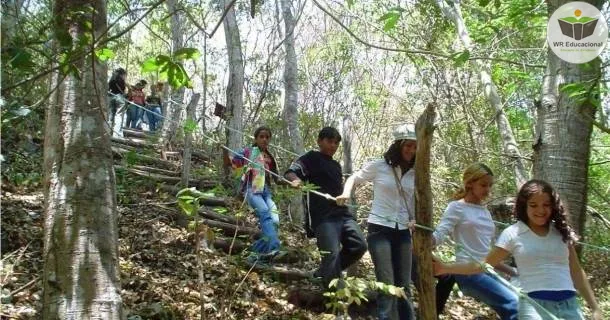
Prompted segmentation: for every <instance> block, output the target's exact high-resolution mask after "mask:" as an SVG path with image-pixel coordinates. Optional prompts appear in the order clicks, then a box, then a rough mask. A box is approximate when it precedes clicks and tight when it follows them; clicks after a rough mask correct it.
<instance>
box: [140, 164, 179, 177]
mask: <svg viewBox="0 0 610 320" xmlns="http://www.w3.org/2000/svg"><path fill="white" fill-rule="evenodd" d="M131 168H133V169H136V170H141V171H146V172H150V173H157V174H161V175H164V176H170V177H174V176H180V172H178V171H172V170H165V169H159V168H156V167H149V166H140V165H133V166H131Z"/></svg>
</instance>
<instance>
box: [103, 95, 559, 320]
mask: <svg viewBox="0 0 610 320" xmlns="http://www.w3.org/2000/svg"><path fill="white" fill-rule="evenodd" d="M110 94H111V95H114V94H112V93H110ZM115 96H116V95H115ZM127 103H130V104H132V105H135V106H136V107H138V108H142V109H144V110H147V109H146V108H144V107H142V106H140V105H138V104H135V103H133V102H131V101H127ZM174 103H175V102H174ZM159 116H160V117H161V118H163V119H166V120H168V121H171V122H173V123H176V124H178V125H179V124H180V123H178V122H177V121H174V120H172V119H169V118H167V117H165V116H163V115H159ZM233 130H235V129H233ZM235 131H237V130H235ZM202 135H203V136H204V137H206V138H208V139H210V140H212V141H214V142H216V143H218V144H220V146H221V147H222V148H223V149H225V150H227V151H228V152H231V153H233V154H235V155H238V156H240V157H241V158H242V159H243V160H246V161H247V162H249V163H251V164H254V165H257V166H260V165H259V164H257V163H255V162H253V161H252V160H250V159H248V158H246V157H243V156H241V155H240V154H239V153H238V152H236V151H233V150H231V149H230V148H229V147H227V146H225V145H223V144H221V143H220V142H219V141H218V140H216V139H214V138H212V137H210V136H208V135H206V134H204V133H202ZM262 169H263V170H264V171H265V172H267V173H269V174H271V175H273V176H275V177H277V178H279V179H281V180H282V181H284V182H287V183H291V181H290V180H288V179H286V178H284V177H283V176H280V175H279V174H276V173H275V172H272V171H271V170H268V169H266V168H264V167H263V168H262ZM306 192H311V193H313V194H316V195H318V196H321V197H323V198H325V199H327V200H330V201H335V202H336V198H335V197H333V196H331V195H330V194H328V193H321V192H318V191H316V190H307V191H306ZM348 207H358V206H353V205H348ZM371 214H373V215H376V216H378V217H381V216H380V215H377V214H374V213H372V212H371ZM382 218H384V219H386V220H389V221H392V222H396V223H401V222H398V221H396V220H394V219H390V218H387V217H382ZM494 222H496V223H498V224H504V223H503V222H499V221H494ZM401 224H402V223H401ZM415 227H416V228H419V229H422V230H426V231H430V232H434V229H433V228H431V227H429V226H424V225H420V224H417V223H415ZM448 242H450V243H452V244H453V245H454V246H455V247H456V248H462V249H463V251H464V252H465V253H466V255H468V256H469V257H470V258H471V259H472V260H473V261H475V262H476V263H478V264H479V266H480V267H481V269H482V270H484V272H486V273H489V274H490V275H491V276H493V277H494V278H496V279H497V280H498V281H500V283H502V284H503V285H505V286H506V287H507V288H509V289H510V290H512V291H513V292H515V293H516V294H517V295H518V296H519V297H520V298H523V299H525V300H527V301H528V302H529V303H531V304H532V305H534V306H535V307H537V308H539V309H540V310H543V311H544V312H545V313H546V314H547V315H548V316H549V317H550V318H551V319H553V320H559V318H557V317H555V316H554V315H553V314H552V313H550V312H549V311H548V310H546V309H545V308H544V307H542V306H541V305H540V304H539V303H537V302H536V301H535V300H534V299H532V298H531V297H529V296H528V295H527V294H524V293H523V291H521V289H519V288H517V287H515V286H513V285H512V284H510V283H509V282H508V281H506V280H505V279H504V278H502V277H501V276H500V275H498V274H497V273H496V272H495V271H494V270H493V267H492V266H491V265H489V264H487V263H485V262H482V261H478V260H477V259H476V258H475V257H474V256H472V254H470V253H469V252H468V250H466V249H465V248H464V247H463V246H462V245H460V244H459V243H456V242H455V241H453V240H452V239H448Z"/></svg>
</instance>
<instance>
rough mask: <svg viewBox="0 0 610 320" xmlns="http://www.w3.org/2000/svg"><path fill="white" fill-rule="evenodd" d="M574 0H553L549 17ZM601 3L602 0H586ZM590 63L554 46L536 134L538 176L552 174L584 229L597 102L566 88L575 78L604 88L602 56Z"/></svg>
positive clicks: (551, 180) (550, 179) (577, 224)
mask: <svg viewBox="0 0 610 320" xmlns="http://www.w3.org/2000/svg"><path fill="white" fill-rule="evenodd" d="M567 2H569V1H566V0H551V1H548V10H549V13H548V14H549V17H550V16H551V15H552V14H553V12H554V11H555V10H556V9H557V8H558V7H560V6H562V5H564V4H565V3H567ZM586 2H588V3H591V4H592V5H595V6H597V8H599V9H601V3H600V2H599V1H586ZM589 66H590V68H582V67H580V66H579V65H576V64H571V63H568V62H565V61H563V60H561V59H560V58H558V57H557V56H556V55H555V53H553V51H552V50H550V49H549V50H548V58H547V69H546V72H545V77H544V80H543V83H542V99H541V103H540V105H539V106H538V109H537V113H538V122H537V124H536V126H537V127H536V133H535V138H534V177H536V178H537V179H542V180H546V181H547V182H549V183H551V185H553V187H554V188H555V189H556V190H557V192H558V193H559V195H560V196H561V199H562V200H563V202H564V205H566V207H567V209H568V211H569V213H570V224H571V225H572V226H573V227H574V229H575V230H576V232H577V233H578V234H579V235H581V236H582V235H583V234H584V226H585V221H586V211H587V191H588V190H587V182H588V166H589V154H590V150H591V132H592V130H593V119H594V117H595V106H594V105H593V104H591V102H590V101H589V100H587V101H585V102H584V103H578V102H576V101H575V98H573V97H570V96H569V94H568V93H566V92H561V90H560V88H561V86H563V85H567V84H570V83H579V82H581V83H585V82H587V81H590V82H589V83H595V85H594V87H593V88H591V90H592V91H591V92H594V93H595V92H599V81H598V80H599V79H600V77H601V70H600V62H599V59H596V60H593V61H591V62H589Z"/></svg>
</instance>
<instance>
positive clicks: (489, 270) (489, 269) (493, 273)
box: [370, 212, 560, 320]
mask: <svg viewBox="0 0 610 320" xmlns="http://www.w3.org/2000/svg"><path fill="white" fill-rule="evenodd" d="M370 214H372V215H374V216H376V217H379V218H382V219H385V220H386V221H389V222H395V223H398V224H404V223H401V222H399V221H397V220H395V219H392V218H389V217H384V216H381V215H379V214H376V213H373V212H370ZM415 227H416V228H419V229H422V230H426V231H430V232H434V231H435V229H433V228H431V227H428V226H423V225H420V224H415ZM447 242H449V243H450V244H451V245H453V246H454V247H455V248H456V249H458V248H459V249H462V251H463V252H464V253H466V255H467V256H468V257H469V258H470V259H472V261H474V262H475V263H477V264H478V265H479V267H481V270H483V272H485V273H488V274H490V275H491V276H492V277H494V278H495V279H497V280H498V281H499V282H500V283H501V284H503V285H504V286H506V287H507V288H509V289H510V290H511V291H513V292H514V293H516V294H517V296H519V297H520V298H523V299H525V300H527V301H528V302H529V303H531V304H532V305H534V306H535V307H537V308H540V309H541V310H543V311H544V313H546V314H547V315H548V316H549V317H550V318H551V319H552V320H560V319H559V318H557V317H556V316H555V315H553V314H552V313H551V312H550V311H548V310H547V309H545V308H544V307H543V306H541V305H540V304H539V303H538V302H536V301H535V300H534V299H533V298H531V297H530V296H528V295H527V294H525V293H524V292H523V291H522V290H521V289H519V288H517V287H515V286H513V285H512V284H511V283H510V282H508V281H507V280H506V279H504V278H503V277H502V276H500V275H499V274H498V273H497V272H496V271H495V270H494V268H493V267H492V266H491V265H490V264H488V263H485V262H483V261H479V260H477V258H475V257H474V256H473V255H472V254H471V253H470V252H468V250H466V248H465V247H464V246H463V245H461V244H459V243H457V242H455V241H453V240H452V239H450V238H447Z"/></svg>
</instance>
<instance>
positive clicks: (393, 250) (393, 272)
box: [367, 223, 414, 320]
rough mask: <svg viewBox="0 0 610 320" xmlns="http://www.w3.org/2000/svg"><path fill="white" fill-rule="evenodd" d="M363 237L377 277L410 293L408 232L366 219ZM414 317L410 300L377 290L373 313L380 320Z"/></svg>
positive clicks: (409, 234) (410, 253) (410, 250)
mask: <svg viewBox="0 0 610 320" xmlns="http://www.w3.org/2000/svg"><path fill="white" fill-rule="evenodd" d="M368 230H369V235H368V237H367V241H368V244H369V252H370V254H371V258H372V259H373V264H374V265H375V276H376V277H377V281H379V282H383V283H386V284H391V285H394V286H396V287H400V288H403V289H404V290H405V293H406V294H407V296H408V297H411V291H410V288H409V281H410V279H411V255H412V247H411V232H410V231H409V230H408V229H406V230H398V229H397V228H390V227H386V226H381V225H377V224H372V223H369V226H368ZM396 310H397V311H398V319H401V320H403V319H407V320H412V319H414V312H413V305H411V301H410V300H407V299H402V298H396V297H394V296H390V295H385V294H380V295H379V297H378V299H377V316H378V319H380V320H386V319H387V320H389V319H395V315H394V314H395V313H396Z"/></svg>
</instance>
